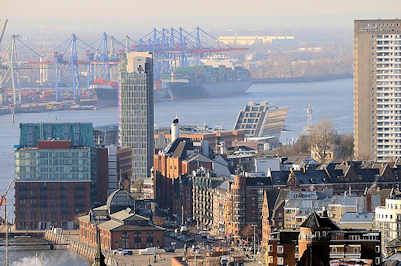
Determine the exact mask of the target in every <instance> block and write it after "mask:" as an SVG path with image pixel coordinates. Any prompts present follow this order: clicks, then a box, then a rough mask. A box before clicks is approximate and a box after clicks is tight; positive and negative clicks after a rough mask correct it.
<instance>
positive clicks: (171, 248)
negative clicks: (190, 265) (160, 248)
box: [164, 247, 175, 252]
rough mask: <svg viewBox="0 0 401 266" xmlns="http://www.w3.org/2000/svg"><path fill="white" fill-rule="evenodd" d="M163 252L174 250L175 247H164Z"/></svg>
mask: <svg viewBox="0 0 401 266" xmlns="http://www.w3.org/2000/svg"><path fill="white" fill-rule="evenodd" d="M164 251H165V252H175V249H174V248H173V247H167V248H165V249H164Z"/></svg>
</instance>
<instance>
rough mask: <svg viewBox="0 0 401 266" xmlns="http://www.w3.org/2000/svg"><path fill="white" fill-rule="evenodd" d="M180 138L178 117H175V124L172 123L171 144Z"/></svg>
mask: <svg viewBox="0 0 401 266" xmlns="http://www.w3.org/2000/svg"><path fill="white" fill-rule="evenodd" d="M179 136H180V129H179V127H178V117H177V116H175V118H174V120H173V123H171V142H174V141H175V140H176V139H177V138H178V137H179Z"/></svg>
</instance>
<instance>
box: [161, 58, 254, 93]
mask: <svg viewBox="0 0 401 266" xmlns="http://www.w3.org/2000/svg"><path fill="white" fill-rule="evenodd" d="M161 82H162V84H163V88H165V89H166V90H167V91H168V95H169V96H170V98H171V99H193V98H212V97H226V96H233V95H238V94H241V93H244V92H245V91H246V90H247V89H248V88H249V87H250V86H251V84H252V81H251V78H250V73H249V71H248V70H246V69H244V68H242V67H234V68H228V67H225V66H219V67H214V66H209V65H201V66H189V67H179V68H177V69H176V70H175V72H174V73H171V74H169V75H168V76H166V75H163V74H162V79H161Z"/></svg>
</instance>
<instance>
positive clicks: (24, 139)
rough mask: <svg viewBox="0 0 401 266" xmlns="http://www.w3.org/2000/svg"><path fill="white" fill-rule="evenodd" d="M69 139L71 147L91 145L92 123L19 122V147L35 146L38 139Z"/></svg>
mask: <svg viewBox="0 0 401 266" xmlns="http://www.w3.org/2000/svg"><path fill="white" fill-rule="evenodd" d="M51 139H55V140H69V141H71V146H73V147H82V146H85V147H93V125H92V123H21V124H20V144H19V145H20V147H36V146H38V140H51Z"/></svg>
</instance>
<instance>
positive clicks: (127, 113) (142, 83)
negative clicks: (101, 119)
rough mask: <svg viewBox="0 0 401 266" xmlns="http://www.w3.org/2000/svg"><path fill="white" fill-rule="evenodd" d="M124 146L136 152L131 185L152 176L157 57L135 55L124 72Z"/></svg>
mask: <svg viewBox="0 0 401 266" xmlns="http://www.w3.org/2000/svg"><path fill="white" fill-rule="evenodd" d="M120 90H121V92H120V104H119V109H120V144H121V146H122V147H123V148H125V147H129V148H131V149H132V176H131V184H133V182H134V181H135V180H136V179H139V178H140V179H144V178H147V177H148V176H150V170H151V168H152V166H153V153H154V151H153V150H154V143H153V142H154V139H153V138H154V137H153V129H154V128H153V127H154V105H153V55H152V53H149V52H131V53H127V54H126V57H125V58H123V60H122V63H121V69H120Z"/></svg>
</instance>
